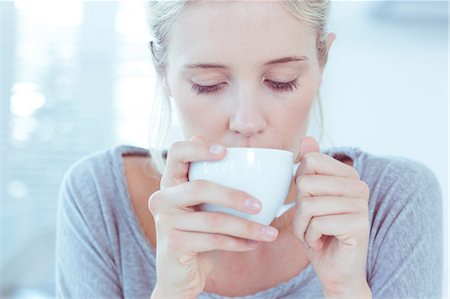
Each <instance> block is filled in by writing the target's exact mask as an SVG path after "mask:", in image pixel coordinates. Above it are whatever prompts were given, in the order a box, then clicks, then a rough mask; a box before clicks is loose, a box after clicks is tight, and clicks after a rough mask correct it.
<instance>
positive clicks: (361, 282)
mask: <svg viewBox="0 0 450 299" xmlns="http://www.w3.org/2000/svg"><path fill="white" fill-rule="evenodd" d="M300 155H301V158H300V162H301V164H300V166H299V168H298V170H297V174H296V185H297V189H298V193H297V199H296V200H297V211H296V215H295V218H294V223H293V227H294V233H295V235H296V236H297V237H298V238H299V239H300V240H301V242H302V244H303V245H304V246H305V247H306V248H307V253H308V257H309V259H310V261H311V263H312V266H313V268H314V270H315V271H316V273H317V275H318V277H319V279H320V282H321V284H322V288H323V291H324V295H325V296H326V297H334V296H336V297H346V296H352V297H358V298H364V297H371V294H370V289H369V287H368V285H367V281H366V258H367V249H368V241H369V229H370V224H369V216H368V214H369V212H368V200H369V188H368V186H367V184H366V183H364V182H363V181H361V180H360V178H359V174H358V172H357V171H356V170H355V169H354V168H352V167H351V166H349V165H346V164H344V163H342V162H340V161H338V160H335V159H333V158H332V157H330V156H327V155H325V154H322V153H320V151H319V145H318V144H317V142H316V141H315V140H314V139H313V138H311V137H306V138H305V139H304V140H303V142H302V149H301V154H300Z"/></svg>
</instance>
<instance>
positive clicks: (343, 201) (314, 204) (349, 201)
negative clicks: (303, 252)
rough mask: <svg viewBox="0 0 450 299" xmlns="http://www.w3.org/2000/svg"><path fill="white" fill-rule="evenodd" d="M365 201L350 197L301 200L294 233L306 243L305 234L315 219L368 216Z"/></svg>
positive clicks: (298, 205) (307, 198)
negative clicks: (345, 215) (354, 214)
mask: <svg viewBox="0 0 450 299" xmlns="http://www.w3.org/2000/svg"><path fill="white" fill-rule="evenodd" d="M367 211H368V204H367V202H366V201H365V200H360V199H355V198H350V197H326V196H325V197H306V198H302V199H300V200H299V202H298V204H297V212H296V216H295V218H294V232H295V234H296V236H297V237H298V238H299V239H300V240H301V241H302V242H304V243H305V239H304V236H305V232H306V230H307V228H308V226H309V224H310V222H311V220H312V219H313V217H319V216H326V215H337V214H352V213H360V214H367Z"/></svg>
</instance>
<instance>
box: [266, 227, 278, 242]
mask: <svg viewBox="0 0 450 299" xmlns="http://www.w3.org/2000/svg"><path fill="white" fill-rule="evenodd" d="M277 234H278V230H277V229H276V228H274V227H272V226H263V227H262V235H263V236H264V237H266V238H268V239H273V238H275V237H276V236H277Z"/></svg>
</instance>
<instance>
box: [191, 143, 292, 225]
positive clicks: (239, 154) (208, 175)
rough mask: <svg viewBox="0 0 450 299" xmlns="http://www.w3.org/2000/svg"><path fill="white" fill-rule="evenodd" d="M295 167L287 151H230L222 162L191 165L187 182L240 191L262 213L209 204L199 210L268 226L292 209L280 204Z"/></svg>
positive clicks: (246, 149)
mask: <svg viewBox="0 0 450 299" xmlns="http://www.w3.org/2000/svg"><path fill="white" fill-rule="evenodd" d="M297 167H298V164H294V154H293V153H292V152H289V151H285V150H279V149H270V148H247V147H240V148H239V147H230V148H227V154H226V156H225V158H223V159H222V160H219V161H202V162H191V163H190V167H189V181H194V180H206V181H210V182H214V183H217V184H221V185H223V186H226V187H229V188H232V189H236V190H240V191H244V192H246V193H248V194H249V195H251V196H253V197H254V198H256V199H258V200H259V201H260V202H261V203H262V210H261V211H260V212H259V213H258V214H256V215H253V214H247V213H245V212H241V211H237V210H234V209H231V208H227V207H223V206H218V205H212V204H203V205H202V209H203V210H205V211H209V212H223V213H228V214H231V215H235V216H238V217H242V218H245V219H248V220H251V221H254V222H258V223H261V224H264V225H269V224H270V223H271V222H272V221H273V220H274V219H275V218H276V217H280V216H281V215H283V214H284V213H285V212H286V211H288V210H289V209H290V208H292V207H294V206H295V201H294V202H291V203H289V204H284V201H285V199H286V197H287V195H288V193H289V189H290V185H291V181H292V177H293V176H294V175H295V173H296V171H297Z"/></svg>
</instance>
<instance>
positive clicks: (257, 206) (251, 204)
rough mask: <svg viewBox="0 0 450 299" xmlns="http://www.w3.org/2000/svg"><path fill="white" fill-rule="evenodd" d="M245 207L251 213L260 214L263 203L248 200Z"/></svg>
mask: <svg viewBox="0 0 450 299" xmlns="http://www.w3.org/2000/svg"><path fill="white" fill-rule="evenodd" d="M245 206H246V207H247V208H248V209H249V210H250V211H255V212H258V211H260V210H261V207H262V206H261V203H260V202H259V201H257V200H255V199H253V198H248V199H246V200H245Z"/></svg>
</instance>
